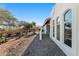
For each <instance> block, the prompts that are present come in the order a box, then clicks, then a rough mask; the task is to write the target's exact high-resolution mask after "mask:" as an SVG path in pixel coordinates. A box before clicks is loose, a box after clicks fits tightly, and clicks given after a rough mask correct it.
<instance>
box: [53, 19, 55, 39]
mask: <svg viewBox="0 0 79 59" xmlns="http://www.w3.org/2000/svg"><path fill="white" fill-rule="evenodd" d="M53 37H55V21H54V20H53Z"/></svg>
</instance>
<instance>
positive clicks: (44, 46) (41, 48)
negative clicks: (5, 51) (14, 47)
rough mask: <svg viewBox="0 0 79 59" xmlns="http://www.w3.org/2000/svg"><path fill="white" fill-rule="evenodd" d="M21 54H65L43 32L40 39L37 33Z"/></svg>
mask: <svg viewBox="0 0 79 59" xmlns="http://www.w3.org/2000/svg"><path fill="white" fill-rule="evenodd" d="M23 56H65V54H64V53H63V52H62V50H61V49H60V48H59V47H58V46H57V45H56V44H55V43H54V42H53V41H52V40H51V39H50V38H49V37H48V35H45V34H44V35H43V39H42V40H39V35H37V36H36V38H35V39H34V40H33V42H32V43H31V44H30V46H29V47H28V49H27V50H26V51H25V52H24V54H23Z"/></svg>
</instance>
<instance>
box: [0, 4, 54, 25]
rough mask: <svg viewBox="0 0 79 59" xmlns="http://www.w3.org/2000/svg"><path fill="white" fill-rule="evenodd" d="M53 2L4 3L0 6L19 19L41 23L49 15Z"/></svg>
mask: <svg viewBox="0 0 79 59" xmlns="http://www.w3.org/2000/svg"><path fill="white" fill-rule="evenodd" d="M54 5H55V4H53V3H4V4H0V7H3V8H6V9H7V10H9V11H10V12H11V13H12V14H13V15H14V16H15V17H16V18H17V19H18V20H19V21H27V22H32V21H34V22H36V23H37V24H38V25H43V23H44V21H45V19H46V18H47V17H48V16H49V15H50V13H51V10H52V7H53V6H54Z"/></svg>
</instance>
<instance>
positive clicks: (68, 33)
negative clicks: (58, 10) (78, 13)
mask: <svg viewBox="0 0 79 59" xmlns="http://www.w3.org/2000/svg"><path fill="white" fill-rule="evenodd" d="M64 43H65V44H66V45H68V46H70V47H71V46H72V10H70V9H69V10H68V11H67V12H66V13H65V15H64Z"/></svg>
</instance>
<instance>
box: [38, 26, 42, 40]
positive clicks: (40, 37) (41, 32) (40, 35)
mask: <svg viewBox="0 0 79 59" xmlns="http://www.w3.org/2000/svg"><path fill="white" fill-rule="evenodd" d="M39 36H40V40H42V27H41V30H40V35H39Z"/></svg>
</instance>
